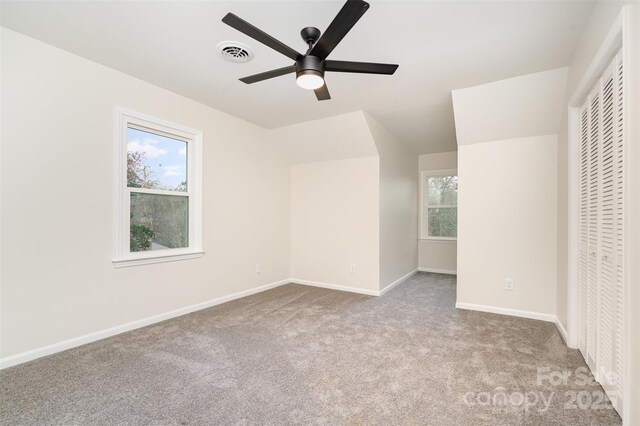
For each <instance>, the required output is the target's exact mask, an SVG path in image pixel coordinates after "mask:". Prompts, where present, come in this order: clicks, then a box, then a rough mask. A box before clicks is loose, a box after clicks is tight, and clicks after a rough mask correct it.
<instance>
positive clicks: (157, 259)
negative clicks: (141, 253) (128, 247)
mask: <svg viewBox="0 0 640 426" xmlns="http://www.w3.org/2000/svg"><path fill="white" fill-rule="evenodd" d="M202 256H204V252H203V251H193V252H188V253H184V252H182V253H176V254H165V255H155V256H148V257H131V258H124V259H114V260H113V261H112V262H113V266H115V267H116V268H127V267H129V266H139V265H150V264H153V263H164V262H176V261H178V260H188V259H197V258H200V257H202Z"/></svg>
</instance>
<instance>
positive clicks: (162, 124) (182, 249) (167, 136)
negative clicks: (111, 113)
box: [113, 108, 203, 267]
mask: <svg viewBox="0 0 640 426" xmlns="http://www.w3.org/2000/svg"><path fill="white" fill-rule="evenodd" d="M116 117H117V122H116V149H115V152H116V156H117V158H116V200H115V208H116V212H115V250H114V260H113V262H114V264H115V265H116V266H117V267H120V266H132V265H140V264H148V263H155V262H166V261H173V260H181V259H190V258H194V257H200V256H202V254H203V252H202V199H201V193H202V190H201V185H202V175H201V164H202V132H200V131H197V130H191V129H187V128H185V127H183V126H179V125H176V124H172V123H168V122H166V121H163V120H159V119H156V118H153V117H148V116H144V115H142V114H138V113H135V112H132V111H126V110H123V109H120V108H117V109H116Z"/></svg>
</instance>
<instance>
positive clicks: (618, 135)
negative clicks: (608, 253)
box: [612, 53, 626, 413]
mask: <svg viewBox="0 0 640 426" xmlns="http://www.w3.org/2000/svg"><path fill="white" fill-rule="evenodd" d="M614 64H615V67H614V69H615V74H616V76H615V78H614V88H613V90H614V108H615V112H614V123H615V131H614V150H615V171H614V176H615V182H616V184H615V195H614V197H615V235H616V237H615V257H614V259H615V271H616V272H615V294H614V298H615V306H614V309H615V317H614V322H615V323H614V326H615V328H614V330H615V331H614V340H613V344H614V358H613V378H614V380H615V383H614V385H615V397H614V398H612V400H613V404H614V406H615V407H616V409H617V410H618V412H619V413H622V400H623V399H622V396H623V389H624V387H623V385H624V379H625V371H624V351H625V345H624V343H625V339H624V321H625V320H624V318H625V311H624V301H625V298H626V295H625V293H624V261H623V260H624V242H625V240H624V231H625V228H624V207H625V205H624V204H625V203H624V171H625V161H624V160H625V158H624V153H625V150H624V142H625V141H624V118H625V116H624V102H623V101H624V98H623V92H624V91H623V88H624V78H623V77H624V75H623V74H624V72H623V71H624V69H623V63H622V53H619V54H618V55H617V56H616V58H615V59H614Z"/></svg>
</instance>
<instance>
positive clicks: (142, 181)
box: [127, 127, 187, 191]
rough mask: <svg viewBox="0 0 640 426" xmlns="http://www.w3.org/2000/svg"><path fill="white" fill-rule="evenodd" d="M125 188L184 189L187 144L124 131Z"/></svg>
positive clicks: (166, 138) (156, 136) (132, 131)
mask: <svg viewBox="0 0 640 426" xmlns="http://www.w3.org/2000/svg"><path fill="white" fill-rule="evenodd" d="M127 186H128V187H130V188H150V189H164V190H168V191H186V190H187V143H186V142H185V141H181V140H178V139H172V138H168V137H166V136H160V135H156V134H155V133H150V132H145V131H144V130H139V129H134V128H131V127H129V128H127Z"/></svg>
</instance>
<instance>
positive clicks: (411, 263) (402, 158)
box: [365, 114, 418, 290]
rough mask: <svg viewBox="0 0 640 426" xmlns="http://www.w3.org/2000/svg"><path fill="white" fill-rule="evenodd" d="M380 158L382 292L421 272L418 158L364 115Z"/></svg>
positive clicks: (369, 117) (378, 124)
mask: <svg viewBox="0 0 640 426" xmlns="http://www.w3.org/2000/svg"><path fill="white" fill-rule="evenodd" d="M365 117H366V119H367V123H368V126H369V130H370V131H371V136H372V138H373V141H374V142H375V145H376V148H377V150H378V155H379V158H380V179H379V185H380V187H379V188H380V189H379V191H380V207H379V208H380V224H379V228H380V285H379V286H380V290H384V289H385V288H386V287H388V286H390V285H392V284H394V283H396V282H397V281H398V280H400V279H402V278H403V277H405V276H407V275H408V274H411V273H412V272H414V271H415V270H416V269H417V268H418V156H417V155H416V154H415V153H414V152H413V151H412V150H411V149H409V147H408V146H406V145H405V144H404V143H402V142H400V141H399V140H398V139H397V138H396V137H395V136H393V135H392V134H391V133H389V131H388V130H387V129H385V128H384V127H383V126H382V125H380V123H378V122H377V121H376V120H374V119H373V118H372V117H371V116H370V115H368V114H365Z"/></svg>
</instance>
